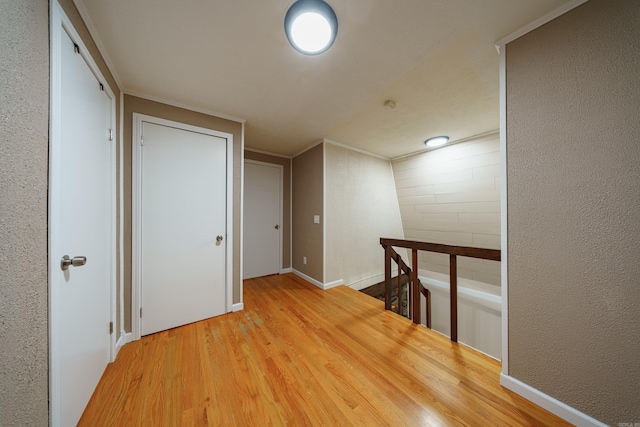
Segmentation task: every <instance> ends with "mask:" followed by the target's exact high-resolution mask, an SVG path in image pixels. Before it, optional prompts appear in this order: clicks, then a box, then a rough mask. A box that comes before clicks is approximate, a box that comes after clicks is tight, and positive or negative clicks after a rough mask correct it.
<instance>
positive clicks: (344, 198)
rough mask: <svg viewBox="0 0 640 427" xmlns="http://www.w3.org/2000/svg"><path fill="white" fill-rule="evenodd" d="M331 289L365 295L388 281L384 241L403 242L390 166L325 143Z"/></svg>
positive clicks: (327, 274)
mask: <svg viewBox="0 0 640 427" xmlns="http://www.w3.org/2000/svg"><path fill="white" fill-rule="evenodd" d="M324 148H325V181H326V187H325V191H326V193H325V198H326V200H325V209H326V237H325V239H326V240H325V248H326V255H325V256H326V258H325V260H326V263H325V283H327V282H329V283H330V282H334V281H337V280H343V283H344V284H345V285H349V286H351V287H354V288H356V289H362V288H364V287H367V286H369V285H372V284H374V283H378V282H381V281H382V280H384V251H383V249H382V246H380V237H393V238H403V237H404V234H403V231H402V221H401V218H400V211H399V209H398V198H397V196H396V189H395V185H394V180H393V171H392V168H391V164H390V162H389V161H388V160H384V159H382V158H379V157H374V156H371V155H367V154H365V153H362V152H358V151H354V150H351V149H348V148H345V147H343V146H339V145H336V144H332V143H329V142H325V144H324Z"/></svg>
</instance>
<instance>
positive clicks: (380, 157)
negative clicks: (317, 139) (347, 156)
mask: <svg viewBox="0 0 640 427" xmlns="http://www.w3.org/2000/svg"><path fill="white" fill-rule="evenodd" d="M322 141H323V142H325V143H327V144H331V145H335V146H337V147H342V148H345V149H347V150H351V151H355V152H356V153H361V154H366V155H367V156H371V157H376V158H378V159H382V160H386V161H389V160H391V159H390V158H389V157H385V156H381V155H380V154H375V153H372V152H370V151H365V150H361V149H360V148H355V147H352V146H350V145H346V144H342V143H340V142H336V141H332V140H330V139H326V138H325V139H323V140H322Z"/></svg>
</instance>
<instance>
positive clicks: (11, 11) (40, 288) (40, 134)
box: [0, 0, 49, 426]
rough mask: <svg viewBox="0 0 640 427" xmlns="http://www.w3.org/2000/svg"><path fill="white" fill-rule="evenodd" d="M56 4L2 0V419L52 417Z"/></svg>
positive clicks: (31, 421) (28, 421)
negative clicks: (50, 211) (50, 209)
mask: <svg viewBox="0 0 640 427" xmlns="http://www.w3.org/2000/svg"><path fill="white" fill-rule="evenodd" d="M48 20H49V15H48V1H46V0H30V1H20V2H16V1H13V0H0V75H1V76H2V77H1V78H0V424H1V425H7V426H13V425H29V426H36V425H40V426H44V425H47V423H48V419H49V403H48V401H49V395H48V388H47V384H48V349H49V347H48V321H47V316H48V308H47V307H48V303H47V180H48V176H47V173H48V149H49V146H48V140H49V22H48Z"/></svg>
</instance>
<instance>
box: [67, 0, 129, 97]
mask: <svg viewBox="0 0 640 427" xmlns="http://www.w3.org/2000/svg"><path fill="white" fill-rule="evenodd" d="M73 4H74V5H75V7H76V9H77V10H78V13H79V14H80V17H81V18H82V21H83V22H84V25H85V26H86V27H87V30H88V31H89V35H90V36H91V38H92V39H93V42H94V43H95V44H96V47H97V48H98V52H99V53H100V56H102V59H103V60H104V63H105V65H106V66H107V69H108V70H109V72H110V73H111V76H112V77H113V79H114V80H115V81H116V85H118V89H121V88H122V80H120V76H119V75H118V73H116V67H115V66H114V65H113V61H112V60H111V57H110V56H109V55H108V54H107V49H106V48H105V47H104V43H103V42H102V39H101V38H100V35H99V33H98V30H96V26H95V25H94V23H93V21H92V20H91V15H90V14H89V12H88V11H87V9H86V8H85V6H84V2H82V1H79V0H73ZM121 92H122V91H121Z"/></svg>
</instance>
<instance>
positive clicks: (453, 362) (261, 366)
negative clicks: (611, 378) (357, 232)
mask: <svg viewBox="0 0 640 427" xmlns="http://www.w3.org/2000/svg"><path fill="white" fill-rule="evenodd" d="M244 307H245V309H244V311H240V312H237V313H231V314H227V315H223V316H220V317H216V318H213V319H209V320H205V321H202V322H198V323H194V324H191V325H187V326H184V327H180V328H176V329H171V330H169V331H165V332H160V333H157V334H153V335H150V336H146V337H143V338H142V339H141V340H140V341H136V342H133V343H130V344H127V345H126V346H124V347H123V348H122V349H121V350H120V353H119V355H118V358H117V360H116V361H115V362H114V363H112V364H111V365H109V366H108V367H107V370H106V371H105V373H104V375H103V377H102V379H101V381H100V384H99V385H98V388H97V389H96V391H95V393H94V395H93V397H92V398H91V401H90V402H89V405H88V406H87V408H86V410H85V412H84V415H83V416H82V419H81V420H80V425H81V426H191V425H198V426H200V425H216V426H217V425H220V426H231V425H238V426H268V425H275V426H279V425H300V426H333V425H344V426H350V425H359V426H441V425H442V426H449V425H468V426H521V425H522V426H541V425H549V426H562V425H569V424H567V423H565V422H564V421H562V420H560V419H559V418H557V417H555V416H554V415H552V414H550V413H549V412H546V411H545V410H543V409H541V408H539V407H537V406H535V405H533V404H532V403H530V402H528V401H526V400H524V399H523V398H521V397H519V396H517V395H516V394H513V393H511V392H509V391H508V390H506V389H504V388H502V387H501V386H500V385H499V382H498V376H499V373H500V363H499V362H497V361H495V360H493V359H491V358H489V357H487V356H485V355H483V354H481V353H478V352H476V351H474V350H472V349H470V348H468V347H466V346H464V345H460V344H455V343H452V342H451V341H450V340H449V339H448V338H447V337H444V336H442V335H440V334H438V333H435V332H433V331H431V330H428V329H426V328H424V327H422V326H416V325H414V324H413V323H411V321H410V320H408V319H405V318H403V317H401V316H398V315H396V314H393V313H391V312H385V311H384V303H383V302H382V301H379V300H377V299H375V298H372V297H369V296H367V295H364V294H362V293H360V292H357V291H354V290H352V289H350V288H347V287H344V286H340V287H337V288H333V289H330V290H328V291H322V290H320V289H318V288H316V287H314V286H313V285H311V284H309V283H307V282H305V281H304V280H302V279H300V278H298V277H297V276H294V275H292V274H287V275H281V276H269V277H265V278H257V279H251V280H247V281H245V282H244Z"/></svg>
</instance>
